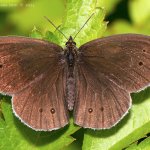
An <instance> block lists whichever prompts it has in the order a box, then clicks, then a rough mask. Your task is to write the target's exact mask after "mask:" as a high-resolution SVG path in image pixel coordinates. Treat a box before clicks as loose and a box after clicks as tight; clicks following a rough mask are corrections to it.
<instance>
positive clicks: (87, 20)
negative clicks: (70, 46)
mask: <svg viewBox="0 0 150 150" xmlns="http://www.w3.org/2000/svg"><path fill="white" fill-rule="evenodd" d="M93 15H94V13H93V14H92V15H91V16H90V17H89V18H88V19H87V21H86V22H85V23H84V25H83V26H82V27H81V28H80V30H79V31H78V32H77V33H76V35H75V36H74V38H73V39H75V38H76V36H77V35H78V34H79V33H80V31H81V30H82V29H83V28H84V26H85V25H86V24H87V23H88V21H89V20H90V19H91V18H92V16H93Z"/></svg>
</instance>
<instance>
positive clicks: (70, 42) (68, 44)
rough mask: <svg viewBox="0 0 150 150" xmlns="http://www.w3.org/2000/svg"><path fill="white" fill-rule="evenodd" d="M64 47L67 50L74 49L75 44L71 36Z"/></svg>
mask: <svg viewBox="0 0 150 150" xmlns="http://www.w3.org/2000/svg"><path fill="white" fill-rule="evenodd" d="M66 47H67V48H69V49H70V48H74V47H76V42H74V40H73V38H72V36H70V37H69V39H68V41H67V42H66Z"/></svg>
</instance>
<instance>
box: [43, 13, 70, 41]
mask: <svg viewBox="0 0 150 150" xmlns="http://www.w3.org/2000/svg"><path fill="white" fill-rule="evenodd" d="M44 18H45V19H46V20H47V21H48V22H49V23H50V24H51V25H52V26H53V27H54V28H55V29H56V30H58V31H59V32H60V33H61V34H62V35H63V36H64V37H65V38H66V39H67V40H68V38H67V37H66V36H65V34H64V33H63V32H61V30H59V29H58V27H56V26H55V24H54V23H53V22H52V21H51V20H50V19H48V18H47V17H46V16H44Z"/></svg>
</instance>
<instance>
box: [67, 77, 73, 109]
mask: <svg viewBox="0 0 150 150" xmlns="http://www.w3.org/2000/svg"><path fill="white" fill-rule="evenodd" d="M66 101H67V105H68V109H69V110H73V107H74V101H75V79H74V77H73V76H68V77H67V83H66Z"/></svg>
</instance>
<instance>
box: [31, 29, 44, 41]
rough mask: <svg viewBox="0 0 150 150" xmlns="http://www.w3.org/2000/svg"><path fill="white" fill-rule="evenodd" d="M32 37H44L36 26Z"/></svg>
mask: <svg viewBox="0 0 150 150" xmlns="http://www.w3.org/2000/svg"><path fill="white" fill-rule="evenodd" d="M30 37H32V38H37V39H42V38H43V36H42V33H41V32H40V31H39V30H38V29H37V28H36V26H34V28H33V30H32V32H31V34H30Z"/></svg>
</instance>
